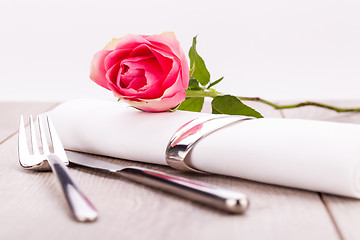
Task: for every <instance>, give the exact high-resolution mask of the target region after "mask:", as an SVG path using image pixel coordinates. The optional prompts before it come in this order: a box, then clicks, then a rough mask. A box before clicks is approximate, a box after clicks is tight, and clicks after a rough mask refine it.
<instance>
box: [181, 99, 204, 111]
mask: <svg viewBox="0 0 360 240" xmlns="http://www.w3.org/2000/svg"><path fill="white" fill-rule="evenodd" d="M203 105H204V98H203V97H189V98H186V99H185V100H184V101H183V102H182V103H181V104H180V106H179V107H178V110H184V111H190V112H200V111H201V109H202V107H203Z"/></svg>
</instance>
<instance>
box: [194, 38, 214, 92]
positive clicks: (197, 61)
mask: <svg viewBox="0 0 360 240" xmlns="http://www.w3.org/2000/svg"><path fill="white" fill-rule="evenodd" d="M189 58H190V67H191V68H194V71H193V73H192V77H193V78H195V79H196V80H198V81H199V83H200V84H201V85H203V86H205V85H206V84H208V83H209V82H210V73H209V71H208V70H207V68H206V65H205V62H204V60H203V59H202V58H201V57H200V55H199V54H198V53H197V51H196V37H194V38H193V43H192V46H191V48H190V50H189Z"/></svg>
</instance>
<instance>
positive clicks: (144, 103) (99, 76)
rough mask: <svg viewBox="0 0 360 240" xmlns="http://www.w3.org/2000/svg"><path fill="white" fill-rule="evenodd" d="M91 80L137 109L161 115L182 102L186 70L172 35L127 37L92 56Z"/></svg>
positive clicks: (112, 42) (187, 69)
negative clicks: (160, 113)
mask: <svg viewBox="0 0 360 240" xmlns="http://www.w3.org/2000/svg"><path fill="white" fill-rule="evenodd" d="M90 78H91V79H92V80H93V81H94V82H95V83H97V84H98V85H100V86H102V87H104V88H106V89H108V90H111V91H112V92H113V94H114V95H115V97H117V98H119V99H123V100H125V101H126V102H128V103H129V104H130V105H132V106H134V107H136V108H138V109H141V110H144V111H149V112H161V111H167V110H169V109H172V108H175V107H176V106H177V105H178V104H180V103H181V102H182V101H183V100H184V99H185V96H186V93H185V90H186V89H187V87H188V83H189V67H188V63H187V60H186V57H185V54H184V52H183V50H182V49H181V48H180V44H179V42H178V41H177V39H176V37H175V35H174V34H173V33H169V32H166V33H162V34H160V35H127V36H125V37H123V38H114V39H113V40H112V41H111V42H109V43H108V44H107V45H106V46H105V48H104V49H103V50H100V51H99V52H97V53H96V54H95V55H94V57H93V59H92V62H91V73H90Z"/></svg>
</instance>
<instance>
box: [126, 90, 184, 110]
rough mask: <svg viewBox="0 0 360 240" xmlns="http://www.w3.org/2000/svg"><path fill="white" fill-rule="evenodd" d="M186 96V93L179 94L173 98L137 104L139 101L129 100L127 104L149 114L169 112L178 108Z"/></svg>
mask: <svg viewBox="0 0 360 240" xmlns="http://www.w3.org/2000/svg"><path fill="white" fill-rule="evenodd" d="M185 96H186V93H185V92H178V93H177V94H175V95H173V96H172V97H164V98H161V99H155V100H149V101H146V102H137V101H129V100H127V102H128V103H129V104H130V105H132V106H134V107H136V108H139V109H141V110H144V111H147V112H164V111H168V110H169V109H171V108H174V107H176V106H177V105H178V104H180V103H181V102H182V101H184V99H185Z"/></svg>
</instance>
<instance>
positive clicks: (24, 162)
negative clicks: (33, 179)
mask: <svg viewBox="0 0 360 240" xmlns="http://www.w3.org/2000/svg"><path fill="white" fill-rule="evenodd" d="M37 120H38V121H37V123H38V126H39V135H40V140H41V145H42V148H41V149H40V150H41V151H39V147H38V143H37V134H36V133H35V128H34V123H33V118H32V116H30V139H31V148H32V152H30V151H29V148H28V144H27V137H26V132H25V124H24V118H23V116H21V118H20V126H19V136H18V137H19V138H18V155H19V162H20V165H21V166H22V167H24V168H25V169H30V170H37V171H47V170H52V171H53V172H54V173H55V175H56V176H57V178H58V180H59V182H60V184H61V187H62V190H63V192H64V194H65V197H66V200H67V203H68V205H69V206H70V209H71V212H72V214H73V217H74V218H75V220H77V221H79V222H91V221H95V220H96V219H97V217H98V213H97V211H96V209H95V208H94V206H93V205H92V203H91V202H90V201H89V200H88V199H87V197H86V196H85V195H84V193H82V192H81V191H80V189H79V188H78V187H77V186H76V185H75V183H74V181H73V180H72V179H71V177H70V175H69V172H68V170H67V167H66V165H68V164H69V161H68V159H67V157H66V153H65V151H64V148H63V146H62V144H61V141H60V139H59V137H58V135H57V133H56V131H55V128H54V126H53V124H52V122H51V120H50V118H49V117H47V118H46V122H47V127H44V124H43V122H42V119H41V118H40V117H38V118H37ZM44 129H47V130H48V133H49V134H48V135H47V134H46V132H45V130H44ZM47 136H48V137H49V138H50V140H51V143H52V147H50V145H49V143H48V140H47ZM50 148H52V149H53V150H51V149H50Z"/></svg>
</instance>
